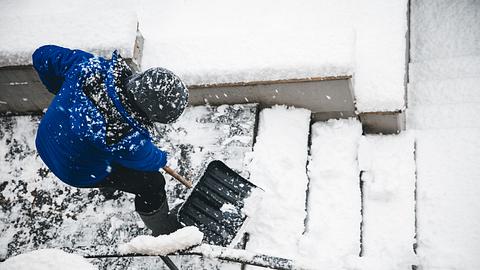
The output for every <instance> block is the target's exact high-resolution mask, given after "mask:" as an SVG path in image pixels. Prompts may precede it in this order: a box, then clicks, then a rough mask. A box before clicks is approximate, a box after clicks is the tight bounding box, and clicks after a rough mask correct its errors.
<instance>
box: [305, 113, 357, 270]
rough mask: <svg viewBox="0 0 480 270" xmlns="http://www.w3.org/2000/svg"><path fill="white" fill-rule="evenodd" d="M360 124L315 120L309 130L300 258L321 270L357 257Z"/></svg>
mask: <svg viewBox="0 0 480 270" xmlns="http://www.w3.org/2000/svg"><path fill="white" fill-rule="evenodd" d="M361 135H362V126H361V123H360V122H359V121H358V120H356V119H353V118H352V119H345V120H330V121H328V122H318V123H315V124H314V125H313V127H312V146H311V149H310V155H311V156H310V162H309V164H308V175H309V177H310V183H309V193H308V204H307V206H308V219H307V229H306V232H305V234H304V236H303V237H302V242H301V246H300V247H301V253H302V254H301V255H302V259H303V260H306V261H310V262H309V264H310V265H317V266H318V265H322V267H324V268H325V269H332V268H335V269H337V268H340V267H341V266H342V264H343V263H344V262H343V260H344V259H345V258H346V257H358V256H359V254H360V223H361V219H362V217H361V195H360V185H359V181H360V180H359V174H360V172H359V169H358V162H357V151H358V143H359V140H360V137H361Z"/></svg>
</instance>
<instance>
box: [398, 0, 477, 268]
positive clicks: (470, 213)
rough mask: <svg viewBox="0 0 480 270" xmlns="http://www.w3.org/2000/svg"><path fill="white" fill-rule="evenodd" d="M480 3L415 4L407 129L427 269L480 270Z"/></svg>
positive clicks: (420, 242)
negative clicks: (412, 135) (410, 132)
mask: <svg viewBox="0 0 480 270" xmlns="http://www.w3.org/2000/svg"><path fill="white" fill-rule="evenodd" d="M479 21H480V3H479V2H478V1H467V0H458V1H447V0H441V1H434V0H415V1H412V29H411V31H412V50H411V55H412V59H411V61H412V63H411V64H410V83H409V86H408V96H409V100H408V106H409V108H408V110H407V113H408V114H407V127H408V128H409V129H411V130H414V132H415V137H416V153H417V154H416V163H417V229H418V233H417V239H418V248H417V253H418V257H419V259H420V264H421V265H422V266H423V269H465V270H473V269H480V257H479V256H478V254H480V200H479V199H478V194H479V193H480V186H479V185H478V181H479V179H480V167H479V166H478V163H479V157H480V144H479V143H478V138H480V121H479V118H478V115H479V109H480V87H479V82H480V69H479V67H480V42H479V40H480V24H479V23H478V22H479Z"/></svg>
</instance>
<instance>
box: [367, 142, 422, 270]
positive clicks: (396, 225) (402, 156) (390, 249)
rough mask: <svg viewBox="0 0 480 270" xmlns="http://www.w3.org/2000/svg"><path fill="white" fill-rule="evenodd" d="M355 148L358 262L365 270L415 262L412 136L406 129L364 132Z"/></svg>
mask: <svg viewBox="0 0 480 270" xmlns="http://www.w3.org/2000/svg"><path fill="white" fill-rule="evenodd" d="M358 152H359V157H358V159H359V166H360V170H362V177H361V180H362V182H363V183H362V185H363V209H362V210H363V211H362V212H363V226H362V257H365V262H364V263H365V264H366V265H367V266H369V267H367V269H391V270H394V269H410V268H411V265H415V264H417V261H416V257H415V254H414V251H413V245H414V242H415V197H414V195H415V159H414V138H413V136H411V134H409V133H402V134H401V135H395V136H366V137H363V138H362V140H361V141H360V148H359V150H358Z"/></svg>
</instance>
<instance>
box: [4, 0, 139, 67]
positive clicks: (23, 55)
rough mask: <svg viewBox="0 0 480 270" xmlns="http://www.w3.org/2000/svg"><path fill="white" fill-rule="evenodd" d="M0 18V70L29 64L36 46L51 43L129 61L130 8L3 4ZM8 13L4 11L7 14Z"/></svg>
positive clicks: (133, 27) (133, 29)
mask: <svg viewBox="0 0 480 270" xmlns="http://www.w3.org/2000/svg"><path fill="white" fill-rule="evenodd" d="M1 8H2V12H1V16H0V25H1V27H0V36H1V37H2V42H0V67H5V66H24V65H31V64H32V53H33V52H34V51H35V49H37V48H38V47H40V46H42V45H46V44H55V45H59V46H64V47H68V48H76V49H82V50H86V51H89V52H92V53H94V54H96V55H100V56H105V57H110V56H111V54H112V52H113V51H114V50H118V51H119V52H120V54H121V55H122V56H123V57H124V58H133V56H134V47H135V40H136V35H137V16H136V14H135V10H134V9H133V8H132V7H131V6H130V7H129V6H121V5H120V6H119V5H117V4H116V3H113V2H111V3H109V4H107V3H103V4H101V5H100V4H96V5H93V6H90V7H89V8H88V9H87V5H82V4H80V3H70V2H69V3H68V4H59V3H55V2H53V1H42V4H41V5H40V4H39V3H33V2H32V3H29V1H8V0H7V1H5V2H3V3H2V4H1ZM7 10H8V12H4V11H7Z"/></svg>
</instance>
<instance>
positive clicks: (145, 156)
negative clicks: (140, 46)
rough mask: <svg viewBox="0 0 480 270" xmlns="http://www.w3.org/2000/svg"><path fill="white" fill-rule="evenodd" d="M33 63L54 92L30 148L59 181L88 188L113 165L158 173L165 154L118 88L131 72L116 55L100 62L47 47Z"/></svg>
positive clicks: (87, 55)
mask: <svg viewBox="0 0 480 270" xmlns="http://www.w3.org/2000/svg"><path fill="white" fill-rule="evenodd" d="M33 65H34V67H35V69H36V70H37V72H38V74H39V76H40V79H41V81H42V82H43V84H45V86H46V87H47V89H48V90H49V91H50V92H52V93H54V94H56V96H55V98H54V99H53V101H52V103H51V104H50V106H49V107H48V110H47V112H46V113H45V115H44V117H43V118H42V121H41V122H40V125H39V128H38V132H37V138H36V141H35V142H36V146H37V151H38V153H39V155H40V157H41V158H42V160H43V161H44V162H45V164H46V165H47V166H48V167H49V169H50V170H51V171H52V172H53V173H54V174H55V175H56V176H57V177H58V178H60V179H61V180H62V181H63V182H65V183H67V184H70V185H72V186H77V187H86V186H92V185H94V184H96V183H98V182H100V181H101V180H102V179H104V178H105V177H106V176H107V175H108V174H109V173H110V171H111V169H112V167H115V165H121V166H124V167H127V168H132V169H136V170H141V171H158V170H159V169H160V168H162V167H163V166H165V164H166V153H165V152H163V151H161V150H160V149H158V148H157V147H156V146H155V145H154V144H153V143H152V139H151V137H150V134H149V132H148V130H147V127H148V126H150V125H151V123H149V122H148V120H147V119H146V118H145V117H144V116H143V115H141V114H140V113H138V112H137V110H135V108H134V106H133V105H131V103H129V102H128V100H129V98H130V96H129V93H128V92H127V91H125V89H124V87H123V85H124V83H125V81H126V80H127V78H128V76H130V75H131V74H132V72H131V70H130V69H129V68H128V66H127V65H126V63H125V61H123V60H122V59H121V58H120V57H119V56H118V55H117V53H116V52H114V53H113V55H112V59H111V60H106V59H104V58H101V57H94V56H93V55H91V54H89V53H86V52H84V51H80V50H70V49H66V48H62V47H58V46H53V45H47V46H43V47H40V48H38V49H37V50H36V51H35V52H34V54H33Z"/></svg>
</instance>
